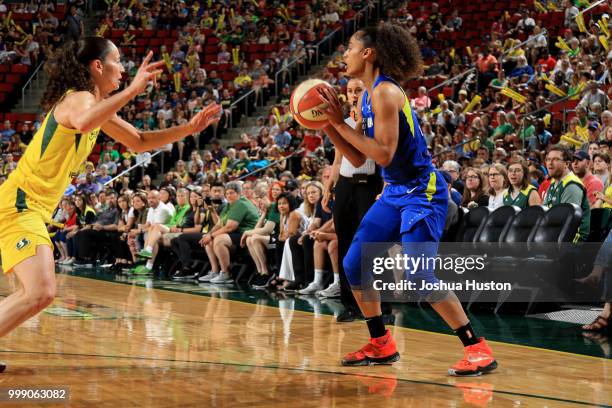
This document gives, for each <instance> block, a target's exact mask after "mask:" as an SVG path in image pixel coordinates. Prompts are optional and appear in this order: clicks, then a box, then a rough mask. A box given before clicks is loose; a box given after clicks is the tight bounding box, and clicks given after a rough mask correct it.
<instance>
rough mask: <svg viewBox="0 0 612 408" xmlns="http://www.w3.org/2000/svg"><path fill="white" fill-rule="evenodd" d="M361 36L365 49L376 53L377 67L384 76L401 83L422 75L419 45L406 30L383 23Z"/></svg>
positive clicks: (363, 32) (360, 32)
mask: <svg viewBox="0 0 612 408" xmlns="http://www.w3.org/2000/svg"><path fill="white" fill-rule="evenodd" d="M359 34H361V36H360V37H359V40H360V41H361V42H362V43H363V45H364V47H365V48H369V47H371V48H374V50H375V51H376V61H375V65H376V66H377V67H379V68H380V70H381V72H382V73H383V74H385V75H389V76H390V77H392V78H394V79H395V80H398V81H401V80H405V79H409V78H411V77H415V76H417V75H419V74H420V73H421V70H422V69H423V59H422V57H421V50H420V49H419V44H418V43H417V41H416V39H415V38H414V37H413V36H412V35H411V34H410V33H409V32H408V30H406V29H405V28H403V27H401V26H399V25H395V24H391V23H381V24H379V25H377V26H372V27H367V28H364V29H362V30H360V31H359ZM359 34H358V35H359Z"/></svg>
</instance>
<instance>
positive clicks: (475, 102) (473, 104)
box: [463, 95, 522, 113]
mask: <svg viewBox="0 0 612 408" xmlns="http://www.w3.org/2000/svg"><path fill="white" fill-rule="evenodd" d="M521 96H522V95H521ZM481 99H482V98H481V97H480V95H476V96H475V97H474V98H473V99H472V101H471V102H470V103H469V104H468V106H466V107H465V109H464V110H463V113H468V112H471V111H472V109H474V108H475V107H476V105H478V104H479V103H480V100H481Z"/></svg>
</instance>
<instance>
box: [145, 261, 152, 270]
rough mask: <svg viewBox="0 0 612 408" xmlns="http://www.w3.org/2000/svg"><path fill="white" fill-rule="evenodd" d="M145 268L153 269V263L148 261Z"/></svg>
mask: <svg viewBox="0 0 612 408" xmlns="http://www.w3.org/2000/svg"><path fill="white" fill-rule="evenodd" d="M145 268H147V269H153V261H147V264H146V265H145Z"/></svg>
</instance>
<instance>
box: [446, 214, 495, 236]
mask: <svg viewBox="0 0 612 408" xmlns="http://www.w3.org/2000/svg"><path fill="white" fill-rule="evenodd" d="M490 212H491V210H489V209H488V208H487V207H477V208H474V209H472V210H470V211H468V212H467V213H465V214H464V215H463V219H462V221H461V225H460V226H459V230H458V231H457V235H456V236H455V239H454V241H455V242H476V241H477V239H478V236H477V235H476V233H477V232H478V231H479V229H480V226H481V225H483V224H484V223H485V221H486V220H487V218H488V217H489V214H490Z"/></svg>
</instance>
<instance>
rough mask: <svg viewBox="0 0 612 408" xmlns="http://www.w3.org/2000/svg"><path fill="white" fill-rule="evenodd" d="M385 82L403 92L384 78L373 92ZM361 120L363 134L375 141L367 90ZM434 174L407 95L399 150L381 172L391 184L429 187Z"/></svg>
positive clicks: (379, 78)
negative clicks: (424, 185) (430, 178)
mask: <svg viewBox="0 0 612 408" xmlns="http://www.w3.org/2000/svg"><path fill="white" fill-rule="evenodd" d="M384 81H387V82H391V83H393V84H394V85H395V86H397V87H399V88H400V89H401V90H402V92H404V90H403V89H402V87H401V86H400V85H399V84H398V83H397V82H395V81H394V80H393V79H392V78H390V77H388V76H386V75H382V74H381V75H379V76H378V77H377V78H376V81H375V82H374V88H376V87H377V86H378V85H379V84H381V83H382V82H384ZM361 117H362V129H363V132H364V134H365V135H366V136H368V137H371V138H373V137H374V112H372V101H371V99H370V95H369V94H368V91H367V90H365V91H364V94H363V99H362V103H361ZM433 170H434V167H433V166H432V164H431V156H430V154H429V152H428V151H427V142H426V141H425V138H424V137H423V134H422V133H421V128H420V127H419V122H418V119H417V117H416V114H415V113H414V112H413V111H412V108H411V106H410V100H409V99H408V96H406V93H405V92H404V106H403V107H402V110H401V111H400V112H399V140H398V143H397V149H396V150H395V154H394V156H393V160H392V161H391V163H389V165H388V166H387V167H383V169H382V175H383V178H384V180H385V181H386V182H387V183H389V184H402V185H408V184H410V185H414V184H421V183H425V184H427V183H428V182H429V175H430V173H431V172H432V171H433Z"/></svg>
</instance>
